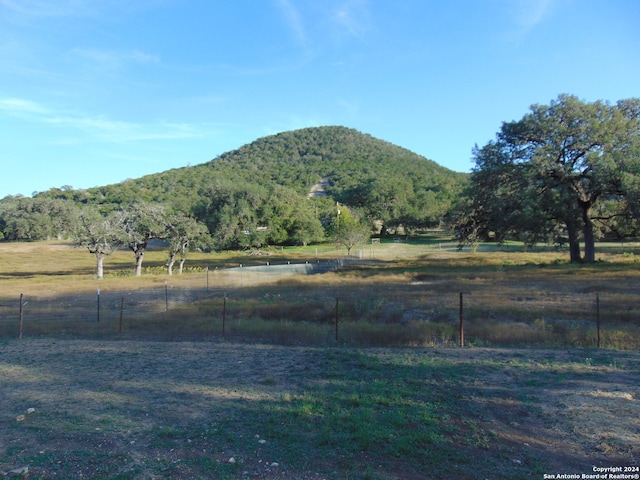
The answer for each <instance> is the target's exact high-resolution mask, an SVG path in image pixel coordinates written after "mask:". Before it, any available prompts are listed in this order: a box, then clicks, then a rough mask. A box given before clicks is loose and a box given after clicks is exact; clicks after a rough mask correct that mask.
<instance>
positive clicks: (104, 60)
mask: <svg viewBox="0 0 640 480" xmlns="http://www.w3.org/2000/svg"><path fill="white" fill-rule="evenodd" d="M70 54H71V55H73V56H76V57H80V58H82V59H84V60H86V61H88V62H90V63H92V64H94V65H95V66H97V67H98V68H105V69H109V70H112V69H120V68H123V67H124V66H125V65H127V64H130V63H135V64H150V63H159V62H160V57H158V56H157V55H151V54H148V53H145V52H141V51H140V50H129V51H125V52H117V51H112V50H98V49H91V48H74V49H73V50H71V51H70Z"/></svg>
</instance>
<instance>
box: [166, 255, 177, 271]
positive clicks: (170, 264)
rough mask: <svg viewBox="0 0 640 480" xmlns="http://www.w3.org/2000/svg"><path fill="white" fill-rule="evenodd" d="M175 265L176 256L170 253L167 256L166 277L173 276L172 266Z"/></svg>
mask: <svg viewBox="0 0 640 480" xmlns="http://www.w3.org/2000/svg"><path fill="white" fill-rule="evenodd" d="M174 263H176V255H175V253H172V254H171V255H169V263H167V275H173V264H174Z"/></svg>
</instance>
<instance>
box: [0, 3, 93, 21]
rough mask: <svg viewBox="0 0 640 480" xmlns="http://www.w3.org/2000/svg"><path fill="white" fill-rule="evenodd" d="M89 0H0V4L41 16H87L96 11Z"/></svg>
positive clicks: (16, 11)
mask: <svg viewBox="0 0 640 480" xmlns="http://www.w3.org/2000/svg"><path fill="white" fill-rule="evenodd" d="M93 5H94V3H93V2H90V1H87V0H0V6H2V7H5V8H6V9H8V10H11V11H13V12H15V13H18V14H22V15H30V16H40V17H67V16H85V15H89V14H92V13H93V12H94V6H93Z"/></svg>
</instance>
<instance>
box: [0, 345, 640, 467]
mask: <svg viewBox="0 0 640 480" xmlns="http://www.w3.org/2000/svg"><path fill="white" fill-rule="evenodd" d="M336 350H337V351H340V352H342V351H344V350H347V349H340V348H335V349H323V348H315V347H289V346H268V345H250V344H229V343H215V342H214V343H208V342H201V343H193V342H181V343H168V342H167V343H161V342H134V341H121V342H97V341H72V340H46V339H39V340H23V341H8V342H5V343H1V344H0V472H1V473H0V476H2V475H4V476H6V477H9V478H12V477H18V478H19V477H22V478H32V479H36V478H46V479H49V478H65V479H67V478H85V479H86V478H113V479H116V478H117V479H129V478H130V479H156V478H177V479H187V478H270V479H294V478H295V479H307V478H308V479H320V478H327V479H328V478H354V476H353V475H351V476H349V475H348V474H346V473H345V470H348V468H347V467H346V466H345V465H343V464H341V463H340V458H339V455H336V456H335V457H324V458H316V457H314V452H291V451H286V449H285V448H278V447H277V444H278V441H280V442H281V443H283V442H284V441H285V440H286V441H288V442H291V440H290V439H288V440H287V435H289V434H290V432H285V433H282V429H283V428H285V427H286V426H282V425H275V426H274V425H269V424H268V422H267V421H266V420H264V421H263V420H262V419H264V418H265V417H264V412H265V411H271V410H274V409H277V408H279V407H278V406H279V405H280V403H281V402H283V400H286V399H290V398H292V397H295V396H296V395H301V394H303V393H304V392H309V391H312V390H313V388H317V385H319V384H320V383H322V381H323V379H325V378H326V377H327V368H328V365H329V364H328V363H327V355H329V354H331V353H332V351H336ZM358 351H359V352H361V354H362V355H365V356H375V358H376V359H378V360H379V362H380V363H381V365H385V364H386V363H387V362H388V363H389V364H391V363H393V362H398V361H401V360H402V359H404V358H406V357H407V355H410V356H412V358H416V359H418V358H427V359H433V361H438V362H445V363H446V364H447V365H449V366H450V369H449V370H448V371H451V372H452V375H454V377H451V378H444V377H443V378H441V379H439V378H438V375H443V373H441V372H440V373H437V372H434V374H433V378H431V379H430V381H433V382H439V381H440V382H442V383H443V384H445V382H450V383H449V384H448V385H452V388H453V390H452V392H451V395H452V400H451V402H457V403H456V404H455V405H456V407H455V408H458V407H457V406H458V405H459V406H460V408H462V409H463V410H462V411H467V412H469V416H468V418H452V419H451V422H452V423H457V424H459V426H460V428H459V429H458V430H457V431H459V432H463V433H464V434H465V435H466V436H467V437H466V438H467V439H466V440H465V441H464V448H463V453H464V455H465V456H467V457H468V458H475V459H477V462H478V470H477V476H474V475H473V474H469V473H468V472H467V473H465V474H461V475H460V476H459V477H456V478H462V479H464V478H522V477H515V476H510V474H509V471H510V470H509V469H515V470H514V471H517V472H527V471H528V472H529V474H528V475H527V477H526V478H541V479H542V478H545V477H544V475H545V474H549V475H557V474H592V473H593V467H594V466H600V467H609V466H613V467H633V466H637V465H638V464H639V462H640V403H639V400H640V356H639V355H638V354H637V353H636V352H617V351H605V350H601V351H596V350H582V349H571V350H534V349H531V350H529V349H526V350H523V349H520V350H518V349H481V348H469V349H459V348H431V349H411V350H409V349H360V350H358ZM334 353H335V352H334ZM382 368H383V369H384V367H382ZM380 375H384V370H382V371H381V372H380ZM452 405H453V403H452ZM455 408H454V411H460V410H455ZM455 435H456V434H452V436H453V437H455ZM469 438H473V439H475V440H474V441H470V440H469ZM448 441H451V445H452V448H454V449H455V448H456V445H457V444H458V443H459V442H458V443H457V440H456V439H455V438H452V439H450V440H448ZM288 445H289V447H290V446H291V445H292V443H289V444H288ZM288 450H291V448H288ZM374 454H375V451H373V452H372V453H371V456H373V455H374ZM301 455H303V456H305V460H304V461H303V460H301V458H300V456H301ZM361 460H362V459H361ZM386 460H388V467H385V466H384V465H383V462H385V461H386ZM362 461H364V462H367V461H368V462H370V463H371V464H372V468H371V471H372V473H370V474H368V475H369V476H367V475H364V474H363V476H362V477H361V478H380V479H407V478H424V479H429V478H451V477H450V472H451V471H452V467H451V466H449V467H448V468H447V469H446V470H444V469H443V472H444V473H443V472H439V471H438V469H437V468H431V469H430V471H428V472H427V471H425V472H422V473H420V471H419V470H416V469H415V468H411V469H408V470H407V471H403V469H402V464H401V462H398V461H397V459H379V458H376V459H373V458H370V459H369V460H367V459H364V460H362ZM529 465H531V467H530V468H529ZM491 469H494V470H495V474H492V473H491V471H490V470H491ZM446 472H449V473H446ZM546 478H551V477H546Z"/></svg>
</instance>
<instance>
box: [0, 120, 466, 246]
mask: <svg viewBox="0 0 640 480" xmlns="http://www.w3.org/2000/svg"><path fill="white" fill-rule="evenodd" d="M321 180H324V181H323V187H324V196H323V197H322V198H308V193H309V192H310V190H311V189H312V187H313V186H314V185H315V184H317V183H318V182H319V181H321ZM466 181H467V174H463V173H457V172H453V171H451V170H449V169H447V168H445V167H443V166H440V165H438V164H436V163H435V162H433V161H431V160H428V159H426V158H424V157H422V156H420V155H417V154H415V153H413V152H411V151H409V150H406V149H404V148H401V147H399V146H396V145H393V144H391V143H388V142H385V141H383V140H379V139H376V138H373V137H371V136H370V135H366V134H363V133H360V132H358V131H356V130H353V129H349V128H345V127H338V126H327V127H317V128H305V129H301V130H295V131H290V132H284V133H280V134H277V135H273V136H268V137H264V138H260V139H258V140H256V141H254V142H252V143H250V144H247V145H244V146H242V147H240V148H238V149H237V150H234V151H230V152H227V153H224V154H222V155H220V156H219V157H217V158H215V159H213V160H211V161H210V162H207V163H203V164H200V165H195V166H188V167H183V168H177V169H171V170H167V171H165V172H161V173H157V174H153V175H147V176H144V177H141V178H137V179H129V180H126V181H123V182H121V183H118V184H112V185H106V186H103V187H96V188H91V189H87V190H74V189H72V188H68V187H66V188H62V189H58V188H53V189H51V190H48V191H46V192H42V193H40V194H38V195H36V197H35V198H34V199H16V198H5V199H3V200H2V201H0V216H2V217H3V221H4V225H5V227H6V225H7V220H8V219H7V216H8V215H7V213H6V212H7V210H11V208H8V207H9V204H12V205H13V206H15V204H16V202H18V201H19V200H22V201H23V203H29V202H33V201H38V200H39V201H42V202H44V201H45V199H46V200H47V201H53V200H64V201H71V203H74V204H77V205H87V204H88V205H91V204H93V205H98V206H99V207H100V208H101V210H102V212H103V213H108V212H109V211H113V210H118V209H121V208H122V207H123V206H126V205H131V204H133V203H136V202H147V203H160V204H163V205H165V206H167V207H168V208H169V209H171V210H172V211H177V212H181V213H183V214H187V215H191V216H193V217H195V218H196V219H198V220H199V221H201V222H203V223H205V224H206V225H207V226H208V227H209V230H210V231H211V233H212V235H213V236H214V238H215V237H216V236H217V237H218V240H219V242H220V243H221V244H222V245H225V246H238V238H240V237H239V235H240V234H241V233H240V232H244V233H246V232H255V231H257V229H258V227H268V230H269V231H270V238H268V240H269V242H270V243H286V242H300V241H302V242H306V241H307V240H312V238H308V239H306V238H296V235H302V233H301V232H303V231H314V230H317V225H316V223H317V222H318V221H319V220H321V219H322V218H323V216H324V217H326V216H327V215H328V212H329V211H331V209H335V205H336V202H339V203H340V204H343V205H345V206H346V207H347V208H349V209H351V210H352V211H353V212H354V213H355V214H356V215H357V216H359V218H361V219H363V220H367V221H369V222H373V221H374V220H381V221H383V222H384V223H385V224H386V225H387V226H391V227H393V226H397V225H403V226H405V227H407V228H422V227H428V226H434V225H437V224H438V223H439V222H440V220H441V218H442V217H443V215H444V214H445V213H446V212H447V210H448V209H449V207H450V206H451V204H452V202H453V200H454V199H455V198H456V197H457V196H458V195H459V194H460V192H461V191H462V188H463V185H464V184H465V183H466ZM65 203H66V202H65ZM2 204H4V205H2ZM332 205H333V207H331V206H332ZM29 208H32V206H29ZM44 208H46V207H44ZM40 210H42V208H40ZM3 212H4V213H3ZM9 216H10V215H9ZM310 217H315V218H313V219H312V218H310ZM312 224H314V225H312ZM6 230H7V229H6V228H5V232H4V234H5V238H12V235H10V234H9V232H7V231H6ZM262 230H263V231H264V230H267V229H265V228H262ZM295 232H298V234H296V233H295ZM314 236H315V234H314V235H312V237H314ZM31 238H33V237H31ZM231 238H233V240H232V239H231Z"/></svg>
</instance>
